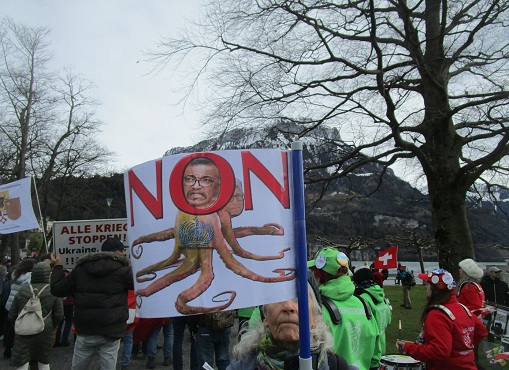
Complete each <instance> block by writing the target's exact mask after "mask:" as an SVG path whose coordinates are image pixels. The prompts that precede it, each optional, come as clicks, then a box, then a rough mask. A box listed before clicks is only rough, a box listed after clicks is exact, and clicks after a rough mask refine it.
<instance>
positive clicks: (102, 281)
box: [51, 252, 134, 338]
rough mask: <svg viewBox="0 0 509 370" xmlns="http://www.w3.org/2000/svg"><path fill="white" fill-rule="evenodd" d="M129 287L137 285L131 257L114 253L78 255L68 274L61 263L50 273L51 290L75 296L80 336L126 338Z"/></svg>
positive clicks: (75, 317) (55, 293)
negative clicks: (130, 260)
mask: <svg viewBox="0 0 509 370" xmlns="http://www.w3.org/2000/svg"><path fill="white" fill-rule="evenodd" d="M130 289H134V287H133V275H132V270H131V266H130V263H129V260H128V259H127V258H126V257H124V256H121V255H118V254H115V253H112V252H98V253H91V254H87V255H85V256H83V257H81V258H79V259H78V261H77V263H76V267H75V268H74V270H72V271H71V273H70V274H69V275H67V277H66V276H65V272H64V270H63V268H62V266H55V268H54V269H53V273H52V274H51V293H52V294H54V295H55V296H57V297H67V296H69V295H72V296H74V298H75V302H74V318H73V323H74V328H75V329H76V333H78V335H84V336H87V335H103V336H106V337H115V338H120V337H123V336H124V334H125V333H124V331H125V329H126V327H127V324H126V321H127V319H128V317H129V313H128V307H127V291H128V290H130Z"/></svg>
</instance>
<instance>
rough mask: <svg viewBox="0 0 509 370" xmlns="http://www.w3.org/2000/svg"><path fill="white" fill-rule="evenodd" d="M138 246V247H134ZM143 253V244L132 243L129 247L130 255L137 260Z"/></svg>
mask: <svg viewBox="0 0 509 370" xmlns="http://www.w3.org/2000/svg"><path fill="white" fill-rule="evenodd" d="M134 247H138V248H136V249H135V248H134ZM142 254H143V245H141V244H140V245H133V246H132V247H131V257H133V258H136V259H137V260H138V259H140V258H141V255H142Z"/></svg>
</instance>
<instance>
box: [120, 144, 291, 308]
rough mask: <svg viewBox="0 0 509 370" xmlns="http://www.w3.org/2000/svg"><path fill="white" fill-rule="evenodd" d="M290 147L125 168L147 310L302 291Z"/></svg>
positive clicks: (268, 298) (134, 255) (256, 300)
mask: <svg viewBox="0 0 509 370" xmlns="http://www.w3.org/2000/svg"><path fill="white" fill-rule="evenodd" d="M289 157H290V152H288V151H281V150H239V151H221V152H207V153H193V154H179V155H173V156H167V157H163V158H162V159H158V160H155V161H150V162H146V163H144V164H141V165H138V166H135V167H134V168H132V169H131V170H129V171H128V172H126V173H125V175H124V185H125V193H126V206H127V215H128V240H129V241H130V247H131V250H130V254H131V262H132V266H133V273H134V275H135V293H136V295H137V304H138V307H139V313H140V316H141V317H172V316H180V315H189V314H197V313H205V312H213V311H217V310H223V309H228V310H231V309H236V308H241V307H250V306H256V305H260V304H265V303H273V302H280V301H283V300H288V299H293V298H295V297H296V284H295V277H296V269H295V239H294V227H293V213H292V204H291V203H292V202H291V194H292V179H291V171H292V169H291V166H289Z"/></svg>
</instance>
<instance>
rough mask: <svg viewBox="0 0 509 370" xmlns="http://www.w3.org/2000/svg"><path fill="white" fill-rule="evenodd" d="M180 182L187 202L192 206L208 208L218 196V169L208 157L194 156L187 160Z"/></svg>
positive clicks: (219, 182)
mask: <svg viewBox="0 0 509 370" xmlns="http://www.w3.org/2000/svg"><path fill="white" fill-rule="evenodd" d="M182 183H183V188H184V194H185V196H186V199H187V202H188V203H189V205H191V206H193V207H194V208H198V209H202V208H208V207H210V206H211V205H212V204H214V202H215V201H216V199H217V197H218V196H219V186H220V184H221V179H220V177H219V170H218V168H217V166H216V165H215V163H214V162H212V161H211V160H210V159H208V158H196V159H193V160H192V161H191V162H189V164H188V165H187V166H186V169H185V170H184V176H183V177H182Z"/></svg>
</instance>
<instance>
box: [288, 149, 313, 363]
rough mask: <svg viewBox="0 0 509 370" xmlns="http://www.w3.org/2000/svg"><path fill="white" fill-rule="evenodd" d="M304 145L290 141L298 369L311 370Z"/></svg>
mask: <svg viewBox="0 0 509 370" xmlns="http://www.w3.org/2000/svg"><path fill="white" fill-rule="evenodd" d="M302 148H303V144H302V142H301V141H294V142H293V143H292V177H293V210H294V211H293V220H294V228H295V247H296V256H297V257H296V258H297V261H296V262H297V296H298V297H299V337H300V339H299V340H300V355H299V369H300V370H312V362H311V345H310V335H309V334H310V333H309V304H308V279H307V268H308V266H307V243H306V209H305V208H306V207H305V201H304V171H303V159H302Z"/></svg>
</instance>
